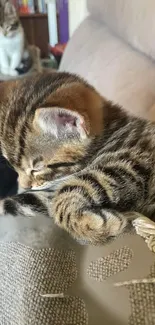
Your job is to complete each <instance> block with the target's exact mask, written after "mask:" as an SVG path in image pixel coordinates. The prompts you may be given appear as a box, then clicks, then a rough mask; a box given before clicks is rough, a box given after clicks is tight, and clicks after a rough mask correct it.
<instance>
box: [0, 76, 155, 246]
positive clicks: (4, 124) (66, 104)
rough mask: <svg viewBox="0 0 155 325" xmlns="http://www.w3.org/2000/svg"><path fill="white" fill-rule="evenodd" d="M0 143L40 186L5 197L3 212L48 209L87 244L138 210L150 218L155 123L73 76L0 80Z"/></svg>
mask: <svg viewBox="0 0 155 325" xmlns="http://www.w3.org/2000/svg"><path fill="white" fill-rule="evenodd" d="M0 142H1V150H2V153H3V154H4V156H5V157H6V158H7V159H8V160H9V162H10V164H11V165H13V166H14V168H15V169H16V171H17V172H18V173H19V180H20V183H21V184H22V185H23V186H25V187H33V188H38V189H40V191H33V192H32V191H26V192H25V193H23V194H20V195H16V196H15V197H11V198H6V199H5V200H3V201H2V202H1V213H2V214H6V215H7V214H10V213H11V214H12V215H14V216H18V215H22V216H24V217H27V216H29V217H31V216H36V215H38V214H41V215H45V216H50V217H52V218H54V220H55V222H56V224H57V225H59V226H60V227H62V228H63V229H65V230H67V231H68V232H69V233H71V235H73V236H74V237H75V238H81V239H85V240H88V241H90V242H92V243H103V242H106V241H107V240H108V239H109V238H112V237H115V236H117V235H119V234H121V233H122V232H124V231H126V230H128V229H129V228H130V225H131V220H132V219H134V218H135V217H136V213H137V212H138V213H142V214H144V215H146V216H148V217H150V218H152V220H153V218H155V170H154V165H155V125H154V124H153V123H151V122H148V121H145V120H143V119H140V118H137V117H133V116H129V115H128V114H127V113H126V112H124V111H123V110H122V109H121V108H120V107H119V106H118V105H114V104H112V103H111V102H109V101H107V100H106V99H105V98H103V97H101V96H100V95H99V94H98V92H97V91H96V90H95V89H94V88H93V87H91V86H90V85H88V84H87V83H86V82H85V81H84V80H82V79H81V78H79V77H77V76H75V75H71V74H68V73H53V74H40V75H37V76H35V77H33V78H32V77H31V78H28V79H25V80H24V81H16V82H12V83H8V84H7V83H6V84H3V85H1V88H0ZM65 177H66V178H65ZM41 189H42V190H41Z"/></svg>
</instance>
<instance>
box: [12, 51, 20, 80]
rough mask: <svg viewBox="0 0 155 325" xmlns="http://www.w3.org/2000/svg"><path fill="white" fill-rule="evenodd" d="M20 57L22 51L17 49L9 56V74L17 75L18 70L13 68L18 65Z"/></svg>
mask: <svg viewBox="0 0 155 325" xmlns="http://www.w3.org/2000/svg"><path fill="white" fill-rule="evenodd" d="M21 59H22V51H18V52H15V53H13V54H12V57H11V64H10V71H9V74H10V75H11V76H17V75H18V72H17V71H16V70H15V69H16V68H18V67H19V65H20V63H21Z"/></svg>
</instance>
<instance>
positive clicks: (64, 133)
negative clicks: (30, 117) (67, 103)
mask: <svg viewBox="0 0 155 325" xmlns="http://www.w3.org/2000/svg"><path fill="white" fill-rule="evenodd" d="M33 124H34V127H35V129H38V128H39V129H41V130H42V132H43V133H49V134H51V135H53V136H55V137H56V138H64V137H65V138H67V137H72V136H78V137H80V138H81V139H84V138H86V137H87V135H88V131H87V129H86V124H85V120H84V118H83V117H82V116H81V115H79V114H78V113H76V112H73V111H70V110H68V109H64V108H60V107H52V108H39V109H37V111H36V113H35V117H34V121H33Z"/></svg>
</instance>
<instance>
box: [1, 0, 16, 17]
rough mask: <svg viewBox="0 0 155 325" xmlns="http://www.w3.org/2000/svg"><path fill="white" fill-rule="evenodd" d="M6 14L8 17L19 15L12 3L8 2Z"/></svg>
mask: <svg viewBox="0 0 155 325" xmlns="http://www.w3.org/2000/svg"><path fill="white" fill-rule="evenodd" d="M4 12H5V14H6V15H17V12H16V9H15V7H14V5H13V4H12V3H10V2H9V1H6V3H5V9H4Z"/></svg>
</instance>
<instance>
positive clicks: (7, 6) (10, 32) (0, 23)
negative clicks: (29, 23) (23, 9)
mask: <svg viewBox="0 0 155 325" xmlns="http://www.w3.org/2000/svg"><path fill="white" fill-rule="evenodd" d="M19 28H20V22H19V18H18V15H17V12H16V10H15V8H14V6H13V5H12V4H11V3H10V2H9V1H6V0H0V34H2V35H4V36H5V37H13V36H14V35H15V34H16V33H17V31H18V30H19Z"/></svg>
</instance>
